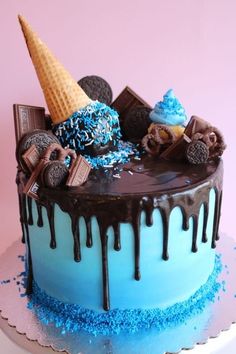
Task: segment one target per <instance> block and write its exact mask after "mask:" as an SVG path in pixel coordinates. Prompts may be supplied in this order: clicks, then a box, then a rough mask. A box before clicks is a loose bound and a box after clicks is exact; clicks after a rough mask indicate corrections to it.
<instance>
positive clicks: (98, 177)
mask: <svg viewBox="0 0 236 354" xmlns="http://www.w3.org/2000/svg"><path fill="white" fill-rule="evenodd" d="M127 168H128V169H129V170H131V171H133V175H132V176H131V175H130V174H128V173H126V172H124V173H123V174H122V173H121V178H120V179H118V180H116V181H115V183H113V182H111V180H110V179H109V178H108V177H107V176H106V175H105V176H104V177H103V176H102V174H101V171H97V172H96V171H95V172H93V173H94V174H91V176H90V179H89V180H88V182H86V183H85V184H84V185H82V186H80V187H79V188H78V189H73V190H68V189H60V190H53V189H47V188H40V190H39V198H40V205H44V206H45V207H46V209H47V214H48V219H49V225H50V231H51V242H50V247H52V248H55V247H56V238H55V229H54V205H55V203H56V204H58V205H59V206H60V208H61V209H62V210H63V211H64V212H66V213H68V214H69V215H70V217H71V228H72V233H73V239H74V259H75V261H80V260H81V250H80V228H79V222H78V221H79V218H80V217H84V219H85V225H86V231H87V237H86V246H87V247H92V245H93V239H92V231H91V218H92V217H96V219H97V221H98V225H99V230H100V240H101V250H102V278H103V308H104V309H105V310H109V308H110V299H109V273H108V244H107V243H108V236H107V230H108V228H109V227H113V230H114V249H115V250H117V251H119V250H120V249H121V242H120V230H119V228H120V224H121V223H130V224H131V225H132V227H133V233H134V278H135V279H136V280H140V278H141V272H140V253H141V250H140V218H141V213H142V211H144V212H145V216H146V225H147V226H151V225H152V224H153V210H154V209H155V208H156V209H159V211H160V213H161V216H162V222H163V248H162V257H163V260H168V259H169V254H168V241H169V217H170V214H171V211H172V210H173V209H174V208H175V207H180V208H181V211H182V215H183V230H188V229H189V219H190V218H191V217H192V218H193V235H192V247H191V249H192V252H197V234H198V218H199V213H200V209H201V206H202V205H203V206H204V219H203V233H202V238H201V240H202V242H207V235H206V231H207V223H208V214H209V193H210V190H211V189H212V188H214V189H215V192H216V201H215V212H214V230H213V236H212V247H213V248H214V247H215V243H216V242H215V241H216V240H217V239H218V236H217V232H218V227H219V219H220V207H221V198H222V194H221V189H222V164H221V163H220V162H214V163H212V164H206V165H203V166H202V168H201V170H199V167H198V166H192V165H187V164H183V165H181V163H176V165H175V163H174V162H173V161H172V162H167V161H159V160H158V161H157V160H153V159H150V158H142V159H141V161H140V162H137V161H135V162H132V163H130V164H129V165H128V167H127ZM130 178H132V183H131V182H130V181H131V180H130ZM186 181H188V184H186ZM22 184H24V183H22ZM127 186H128V187H127ZM18 191H19V189H18ZM20 195H21V199H19V202H20V208H21V220H22V222H23V224H24V225H26V227H28V225H27V220H26V214H25V213H24V209H26V206H25V207H24V205H25V204H26V203H25V196H22V193H21V192H20ZM23 201H24V202H23ZM37 207H38V205H37ZM22 210H23V211H22ZM38 215H39V218H38V223H39V224H41V221H42V220H40V219H41V218H42V213H41V208H39V207H38ZM29 219H30V218H29ZM39 220H40V222H39ZM24 225H23V226H24ZM27 237H28V236H27V232H26V238H27ZM173 237H174V236H173ZM27 242H28V241H27ZM28 259H29V273H30V272H31V273H32V276H30V277H29V278H30V279H31V281H32V277H33V271H32V262H31V253H30V247H29V256H28Z"/></svg>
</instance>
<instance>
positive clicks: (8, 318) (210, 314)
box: [0, 235, 236, 354]
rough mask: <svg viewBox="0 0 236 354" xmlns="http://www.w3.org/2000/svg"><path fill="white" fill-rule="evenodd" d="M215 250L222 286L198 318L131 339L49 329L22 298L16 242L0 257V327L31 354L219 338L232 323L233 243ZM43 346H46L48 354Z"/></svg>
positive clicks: (177, 345)
mask: <svg viewBox="0 0 236 354" xmlns="http://www.w3.org/2000/svg"><path fill="white" fill-rule="evenodd" d="M217 251H218V253H220V254H222V263H223V267H224V268H223V271H222V273H221V274H220V276H219V280H220V281H221V282H222V281H223V287H222V289H221V290H220V292H219V293H218V294H217V295H216V299H217V297H218V299H217V301H215V303H214V304H213V303H209V306H208V307H207V308H206V309H205V310H204V311H203V312H202V313H201V314H199V315H197V316H194V317H193V318H190V319H189V320H188V321H186V323H184V324H182V325H179V326H177V327H175V328H171V329H168V330H164V331H162V332H159V333H156V332H155V330H154V329H153V330H150V331H148V332H143V333H140V332H139V333H138V334H134V335H132V334H120V335H114V336H97V337H94V336H93V335H91V334H88V333H82V332H81V333H79V334H78V333H77V334H66V335H62V334H61V332H60V330H59V329H57V328H55V327H54V326H53V325H50V326H45V325H42V324H41V323H40V322H39V321H38V320H37V318H36V317H35V315H34V314H33V312H32V311H31V310H29V309H28V308H27V306H26V305H27V298H26V297H25V296H23V294H24V289H23V286H22V284H21V280H22V272H23V271H24V263H23V262H22V261H21V257H20V256H22V255H23V254H24V245H22V244H21V243H20V242H19V241H17V242H15V243H14V244H13V245H12V246H11V247H10V248H8V250H7V251H6V252H5V253H4V254H3V255H2V256H1V257H0V282H1V283H2V286H0V310H1V317H2V320H1V321H0V325H1V328H2V329H3V331H4V332H5V333H6V334H7V335H8V336H9V337H10V338H11V339H12V340H13V341H15V342H16V343H17V344H18V345H20V346H21V347H23V348H25V349H28V350H30V351H31V352H33V353H41V352H43V353H45V352H46V353H47V352H48V353H50V352H52V353H53V351H52V349H53V350H54V351H59V352H60V351H65V352H67V353H69V354H78V353H81V354H82V353H83V354H126V353H129V354H138V353H155V354H163V353H167V352H168V353H176V352H179V351H180V350H181V349H191V348H193V347H194V346H195V345H196V344H204V343H206V342H207V340H208V339H209V338H212V337H216V336H218V335H219V334H220V332H221V331H222V330H227V329H229V328H230V326H231V324H232V323H234V322H236V306H235V305H236V280H235V275H234V269H235V266H236V242H235V241H234V240H233V239H232V238H230V237H228V236H226V235H221V241H220V242H219V245H218V248H217ZM12 327H14V328H12ZM19 334H23V336H20V335H19ZM170 338H171V340H170ZM32 341H35V342H32ZM45 347H49V348H47V350H46V348H45ZM50 348H51V349H50Z"/></svg>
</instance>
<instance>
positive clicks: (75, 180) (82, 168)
mask: <svg viewBox="0 0 236 354" xmlns="http://www.w3.org/2000/svg"><path fill="white" fill-rule="evenodd" d="M90 170H91V166H90V164H89V163H88V162H87V160H86V159H85V158H84V157H83V156H81V155H79V156H78V157H77V158H76V160H75V161H74V163H73V165H72V167H71V169H70V174H69V177H68V179H67V182H66V185H67V186H70V187H76V186H80V185H81V184H83V183H84V182H85V181H86V180H87V178H88V175H89V172H90Z"/></svg>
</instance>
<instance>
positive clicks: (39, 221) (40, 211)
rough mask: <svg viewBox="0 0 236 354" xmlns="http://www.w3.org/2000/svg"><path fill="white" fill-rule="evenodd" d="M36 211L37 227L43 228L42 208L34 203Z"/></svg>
mask: <svg viewBox="0 0 236 354" xmlns="http://www.w3.org/2000/svg"><path fill="white" fill-rule="evenodd" d="M36 206H37V211H38V220H37V225H38V227H43V215H42V206H41V205H40V204H39V203H38V202H36Z"/></svg>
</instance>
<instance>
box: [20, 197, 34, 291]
mask: <svg viewBox="0 0 236 354" xmlns="http://www.w3.org/2000/svg"><path fill="white" fill-rule="evenodd" d="M21 202H22V217H23V223H24V224H23V227H24V229H25V241H26V247H27V265H28V269H27V283H26V294H27V295H30V294H32V290H33V264H32V255H31V247H30V237H29V228H28V219H27V199H26V195H24V194H21Z"/></svg>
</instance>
